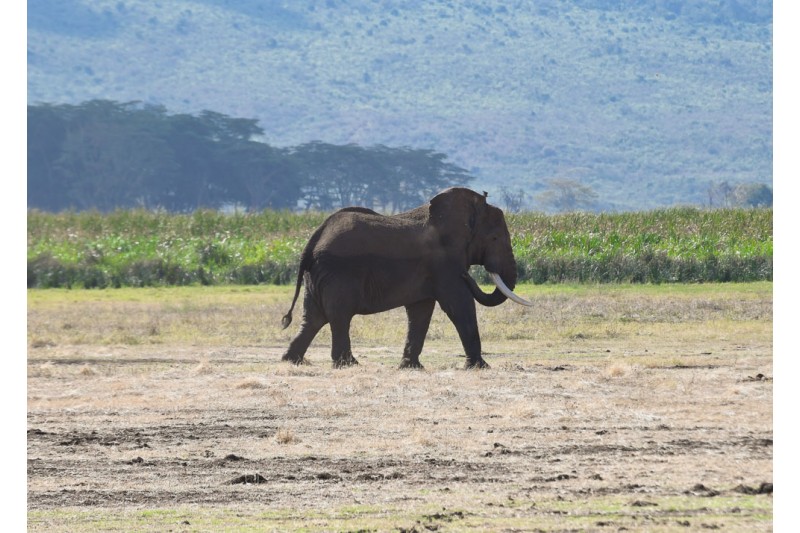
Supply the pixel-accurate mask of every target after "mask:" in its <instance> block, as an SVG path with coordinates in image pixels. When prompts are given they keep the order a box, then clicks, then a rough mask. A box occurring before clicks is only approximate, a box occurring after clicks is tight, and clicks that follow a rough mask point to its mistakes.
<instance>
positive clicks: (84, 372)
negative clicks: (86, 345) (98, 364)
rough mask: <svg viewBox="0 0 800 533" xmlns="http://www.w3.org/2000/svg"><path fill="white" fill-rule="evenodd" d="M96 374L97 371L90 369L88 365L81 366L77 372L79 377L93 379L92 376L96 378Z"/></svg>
mask: <svg viewBox="0 0 800 533" xmlns="http://www.w3.org/2000/svg"><path fill="white" fill-rule="evenodd" d="M97 374H98V372H97V370H95V369H94V368H92V367H91V366H89V365H83V366H81V367H80V369H79V370H78V375H79V376H84V377H93V376H96V375H97Z"/></svg>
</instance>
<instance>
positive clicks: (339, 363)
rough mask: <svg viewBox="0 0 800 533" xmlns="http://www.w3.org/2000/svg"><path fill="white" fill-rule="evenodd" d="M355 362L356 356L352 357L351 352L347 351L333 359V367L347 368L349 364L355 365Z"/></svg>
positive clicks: (356, 362)
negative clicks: (345, 353)
mask: <svg viewBox="0 0 800 533" xmlns="http://www.w3.org/2000/svg"><path fill="white" fill-rule="evenodd" d="M357 364H358V361H356V358H355V357H353V354H351V353H349V354H347V355H345V356H343V357H342V358H340V359H335V360H334V361H333V368H347V367H350V366H356V365H357Z"/></svg>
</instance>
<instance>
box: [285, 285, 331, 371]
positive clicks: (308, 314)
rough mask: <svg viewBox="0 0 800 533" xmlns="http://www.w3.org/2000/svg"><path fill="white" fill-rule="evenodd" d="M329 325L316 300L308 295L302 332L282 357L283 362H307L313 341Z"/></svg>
mask: <svg viewBox="0 0 800 533" xmlns="http://www.w3.org/2000/svg"><path fill="white" fill-rule="evenodd" d="M327 323H328V320H327V319H326V318H325V315H324V314H323V313H322V311H320V309H319V307H318V306H317V305H316V303H315V302H314V299H313V298H312V297H311V296H310V295H309V294H308V293H306V297H305V301H304V303H303V322H302V323H301V324H300V332H299V333H298V334H297V335H295V337H294V339H292V342H291V343H289V348H288V349H287V350H286V353H284V354H283V357H281V360H282V361H289V362H290V363H294V364H296V365H299V364H302V363H304V362H305V359H304V357H305V355H306V350H308V347H309V346H310V345H311V341H313V340H314V337H316V336H317V333H319V330H320V329H322V327H323V326H324V325H325V324H327Z"/></svg>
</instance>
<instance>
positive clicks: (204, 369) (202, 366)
mask: <svg viewBox="0 0 800 533" xmlns="http://www.w3.org/2000/svg"><path fill="white" fill-rule="evenodd" d="M212 372H214V368H213V367H212V366H211V363H210V362H209V360H208V359H203V360H201V361H200V363H198V365H197V366H196V367H194V373H195V374H201V375H208V374H211V373H212Z"/></svg>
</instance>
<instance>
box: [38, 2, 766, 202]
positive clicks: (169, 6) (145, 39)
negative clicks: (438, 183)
mask: <svg viewBox="0 0 800 533" xmlns="http://www.w3.org/2000/svg"><path fill="white" fill-rule="evenodd" d="M771 9H772V3H771V2H763V1H759V2H752V3H748V4H747V6H742V5H740V3H739V2H736V1H734V0H718V1H716V2H707V1H702V2H701V1H696V2H692V1H687V2H680V3H676V2H668V1H666V0H640V1H638V2H618V1H614V0H581V1H578V0H576V1H571V2H569V1H564V0H549V1H543V2H522V1H509V0H506V1H501V0H481V1H471V2H452V1H448V0H434V1H414V0H408V1H400V0H398V1H389V0H386V1H368V0H328V1H327V2H313V1H309V2H280V1H268V2H264V1H256V0H241V1H236V2H234V1H227V0H171V1H170V2H164V3H158V2H146V1H144V0H124V1H120V0H94V1H92V2H91V3H89V2H80V1H78V0H69V1H63V0H29V2H28V99H29V103H38V102H52V103H79V102H82V101H85V100H89V99H93V98H107V99H113V100H120V101H126V100H142V101H145V102H150V103H158V104H163V105H165V106H166V107H167V108H168V109H169V110H170V111H173V112H192V113H196V112H199V111H201V110H203V109H210V110H214V111H218V112H221V113H225V114H228V115H231V116H239V117H246V118H257V119H259V121H260V125H261V126H262V127H263V128H264V130H265V131H266V136H265V139H264V140H265V141H266V142H268V143H270V144H273V145H276V146H288V145H297V144H301V143H304V142H307V141H310V140H317V139H318V140H323V141H326V142H330V143H337V144H344V143H358V144H362V145H373V144H378V143H382V144H386V145H389V146H412V147H419V148H432V149H435V150H437V151H440V152H444V153H446V154H448V156H449V157H450V159H451V160H452V161H453V162H454V163H456V164H458V165H460V166H462V167H464V168H467V169H469V170H470V171H471V172H472V173H473V174H474V175H475V176H476V177H477V179H476V180H475V182H473V184H472V185H473V186H474V187H475V188H484V189H487V190H489V191H490V192H492V193H497V192H498V191H499V190H500V188H501V187H507V188H510V189H514V190H516V189H522V190H524V191H525V193H526V194H527V195H528V196H529V198H530V197H533V196H534V195H536V194H537V193H538V192H540V191H542V190H543V188H544V187H545V186H546V180H547V179H549V178H553V177H568V178H572V179H576V180H578V181H580V182H581V183H583V184H584V185H587V186H589V187H591V188H592V189H593V190H594V191H596V192H597V193H598V201H597V204H596V207H597V208H605V209H618V210H626V209H642V208H650V207H656V206H661V205H671V204H688V203H694V204H701V203H704V202H706V201H707V191H708V188H709V183H711V182H719V181H729V182H731V183H744V182H757V183H766V184H770V185H771V183H772V18H771ZM534 207H535V205H534Z"/></svg>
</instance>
